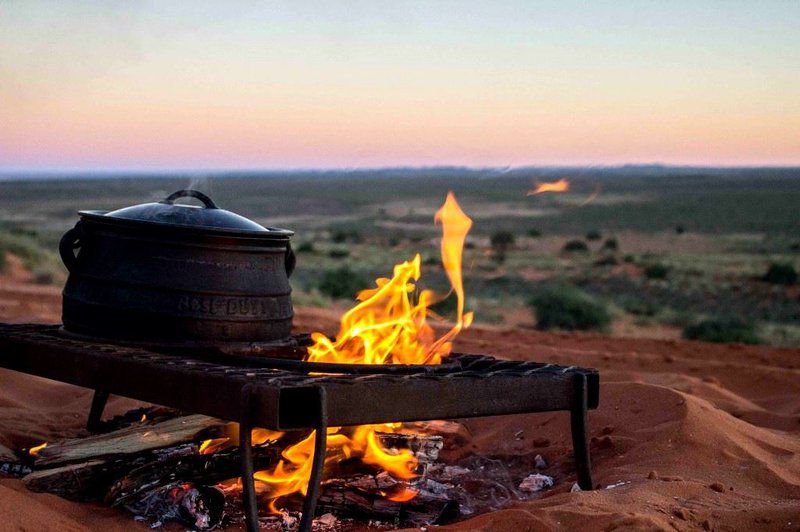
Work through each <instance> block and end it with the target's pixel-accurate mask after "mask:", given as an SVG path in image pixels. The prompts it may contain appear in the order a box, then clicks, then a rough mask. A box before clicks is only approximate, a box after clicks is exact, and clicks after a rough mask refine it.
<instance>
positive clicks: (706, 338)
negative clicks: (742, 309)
mask: <svg viewBox="0 0 800 532" xmlns="http://www.w3.org/2000/svg"><path fill="white" fill-rule="evenodd" d="M683 337H684V338H686V339H687V340H701V341H703V342H715V343H727V342H737V343H742V344H761V343H764V340H762V339H761V337H759V336H758V334H756V330H755V326H754V325H753V324H752V323H749V322H745V321H743V320H740V319H738V318H722V319H707V320H703V321H701V322H699V323H695V324H692V325H688V326H686V327H685V328H684V329H683Z"/></svg>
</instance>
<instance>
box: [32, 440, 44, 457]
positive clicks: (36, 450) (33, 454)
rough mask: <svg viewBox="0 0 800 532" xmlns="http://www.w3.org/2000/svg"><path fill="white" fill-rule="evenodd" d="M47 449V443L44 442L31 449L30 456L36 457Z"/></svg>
mask: <svg viewBox="0 0 800 532" xmlns="http://www.w3.org/2000/svg"><path fill="white" fill-rule="evenodd" d="M45 447H47V442H44V443H43V444H41V445H37V446H36V447H31V448H30V449H28V454H29V455H31V456H36V455H38V454H39V451H41V450H42V449H44V448H45Z"/></svg>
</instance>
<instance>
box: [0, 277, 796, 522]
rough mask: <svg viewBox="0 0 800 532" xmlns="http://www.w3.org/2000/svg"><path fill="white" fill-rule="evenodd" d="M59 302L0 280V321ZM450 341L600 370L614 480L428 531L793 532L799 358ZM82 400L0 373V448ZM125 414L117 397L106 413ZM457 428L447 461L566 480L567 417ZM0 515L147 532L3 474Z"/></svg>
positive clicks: (765, 350)
mask: <svg viewBox="0 0 800 532" xmlns="http://www.w3.org/2000/svg"><path fill="white" fill-rule="evenodd" d="M59 307H60V294H59V290H57V289H53V288H42V287H33V286H30V285H26V284H25V280H24V279H20V278H13V279H12V278H10V277H9V276H8V275H6V276H5V277H3V278H0V320H3V321H17V322H24V321H41V322H57V321H58V319H59V313H60V311H59ZM296 324H297V328H298V329H299V330H311V329H314V330H323V331H329V332H334V331H335V328H336V316H335V313H333V312H331V311H325V310H302V309H301V310H300V311H299V312H298V316H297V320H296ZM457 347H458V349H459V350H460V351H465V352H487V353H492V354H496V355H499V356H503V357H508V358H515V359H525V358H535V359H536V360H539V361H548V362H554V363H557V364H577V365H581V366H590V367H596V368H598V369H600V371H601V382H602V385H601V399H600V408H599V409H598V410H596V411H592V412H591V413H590V416H589V418H590V434H591V436H592V437H593V443H592V457H593V460H594V467H593V470H594V478H595V483H596V484H597V485H599V486H601V487H602V488H605V487H607V486H609V485H619V486H617V487H614V488H613V489H600V490H596V491H592V492H584V493H568V490H569V488H570V486H571V485H572V482H573V480H574V478H569V477H567V478H566V479H563V478H562V479H561V480H562V481H561V482H560V483H559V484H558V485H557V486H556V487H555V488H554V489H553V490H551V491H550V492H549V493H547V495H546V496H545V497H543V498H541V499H538V500H535V501H529V502H525V503H518V504H516V505H515V506H513V507H512V508H509V509H507V510H503V511H499V512H494V513H490V514H485V515H482V516H479V517H476V518H473V519H471V520H468V521H464V522H461V523H458V524H455V525H450V526H448V527H443V529H445V530H485V531H495V530H509V531H514V532H522V531H526V530H551V529H552V530H554V529H580V530H625V529H627V530H641V529H647V530H671V529H677V530H697V529H703V528H705V529H707V530H753V529H763V530H800V455H799V454H798V453H800V351H798V350H789V349H775V348H769V347H745V346H739V345H709V344H703V343H695V342H684V341H664V340H647V339H640V338H636V339H624V338H609V337H605V336H598V335H588V334H552V333H541V332H537V331H532V330H525V329H512V330H502V329H497V328H492V329H488V328H485V329H484V328H477V327H476V328H474V329H471V330H468V331H467V332H465V333H464V334H463V335H462V337H461V338H460V339H459V341H458V345H457ZM90 398H91V392H90V391H88V390H84V389H80V388H75V387H72V386H67V385H62V384H57V383H53V382H50V381H45V380H42V379H37V378H33V377H28V376H24V375H20V374H17V373H13V372H9V371H0V444H2V445H6V446H7V447H12V448H16V447H21V446H30V445H34V444H38V443H40V442H41V441H45V440H52V439H57V438H63V437H65V436H72V435H78V434H80V433H81V431H82V428H83V423H84V421H85V416H86V413H87V412H88V408H89V402H90ZM134 405H135V403H134V402H133V401H130V400H125V399H119V398H116V399H114V400H112V403H111V409H112V410H113V411H114V412H122V411H125V410H126V409H128V408H131V407H133V406H134ZM466 426H467V429H468V430H469V433H470V434H471V435H472V437H471V441H468V442H467V444H466V445H465V446H464V448H463V449H461V450H457V451H450V452H449V457H450V458H456V457H458V455H459V454H461V455H463V454H466V453H467V452H470V451H473V450H476V451H479V452H480V451H482V452H486V453H491V454H492V455H495V456H497V455H499V456H509V457H511V456H516V457H523V458H531V457H532V456H534V455H535V454H542V455H543V456H544V457H545V459H546V460H547V461H548V463H550V464H552V466H551V467H553V468H555V469H556V470H557V471H563V472H568V471H569V465H568V463H569V453H570V444H569V426H568V415H567V414H566V413H552V414H535V415H526V416H506V417H501V418H488V419H478V420H469V421H467V422H466ZM520 431H521V437H520V435H519V433H520ZM515 436H516V437H515ZM712 486H713V488H712ZM0 516H2V518H1V519H0V530H30V531H38V530H148V528H147V527H146V526H145V525H144V524H142V523H137V522H135V521H133V519H132V518H131V516H130V515H129V514H127V513H123V512H117V511H114V510H111V509H108V508H104V507H101V506H98V505H88V504H78V503H72V502H69V501H66V500H63V499H60V498H58V497H55V496H52V495H43V494H35V493H30V492H28V491H27V490H25V488H24V487H23V486H22V484H21V482H20V481H18V480H11V479H0ZM169 528H170V529H179V528H175V527H169Z"/></svg>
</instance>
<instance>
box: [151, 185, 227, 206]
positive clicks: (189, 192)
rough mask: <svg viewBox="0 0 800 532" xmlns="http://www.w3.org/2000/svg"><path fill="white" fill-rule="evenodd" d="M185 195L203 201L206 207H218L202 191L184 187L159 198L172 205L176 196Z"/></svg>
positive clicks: (181, 196) (184, 196)
mask: <svg viewBox="0 0 800 532" xmlns="http://www.w3.org/2000/svg"><path fill="white" fill-rule="evenodd" d="M186 197H192V198H197V199H199V200H200V201H202V202H203V205H205V207H206V209H218V208H219V207H217V204H216V203H214V202H213V201H212V200H211V198H209V197H208V196H206V195H205V194H203V193H202V192H199V191H197V190H191V189H184V190H179V191H177V192H173V193H172V194H170V195H169V196H167V197H166V198H164V199H163V200H161V201H160V203H166V204H167V205H174V204H175V200H176V199H178V198H186Z"/></svg>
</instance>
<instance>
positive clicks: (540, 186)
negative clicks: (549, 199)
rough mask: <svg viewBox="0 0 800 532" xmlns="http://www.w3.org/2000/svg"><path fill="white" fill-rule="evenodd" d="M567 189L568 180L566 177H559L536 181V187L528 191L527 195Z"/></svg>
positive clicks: (565, 190)
mask: <svg viewBox="0 0 800 532" xmlns="http://www.w3.org/2000/svg"><path fill="white" fill-rule="evenodd" d="M568 190H569V181H567V180H566V179H559V180H558V181H552V182H549V183H547V182H545V183H536V188H534V189H531V190H529V191H528V194H527V195H528V196H535V195H536V194H541V193H542V192H567V191H568Z"/></svg>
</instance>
